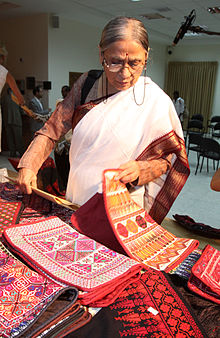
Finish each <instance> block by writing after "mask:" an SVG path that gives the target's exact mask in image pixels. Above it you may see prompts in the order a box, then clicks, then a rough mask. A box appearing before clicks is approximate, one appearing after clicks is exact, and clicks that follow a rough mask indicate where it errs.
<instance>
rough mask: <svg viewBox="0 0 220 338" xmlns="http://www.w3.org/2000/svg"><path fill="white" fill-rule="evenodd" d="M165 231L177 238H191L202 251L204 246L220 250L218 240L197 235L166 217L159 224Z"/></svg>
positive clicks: (219, 240) (219, 241)
mask: <svg viewBox="0 0 220 338" xmlns="http://www.w3.org/2000/svg"><path fill="white" fill-rule="evenodd" d="M161 225H162V226H163V227H164V228H165V229H166V230H167V231H169V232H171V233H172V234H174V235H175V236H177V237H182V238H192V239H197V240H198V241H199V248H200V249H203V248H204V247H205V246H206V244H210V245H212V246H213V247H214V248H216V249H218V250H220V239H215V238H206V237H203V236H200V235H197V234H195V233H193V232H191V231H189V230H187V229H185V228H183V227H182V226H181V225H179V224H178V222H176V221H175V220H173V219H171V218H168V217H166V218H165V219H164V220H163V222H162V224H161Z"/></svg>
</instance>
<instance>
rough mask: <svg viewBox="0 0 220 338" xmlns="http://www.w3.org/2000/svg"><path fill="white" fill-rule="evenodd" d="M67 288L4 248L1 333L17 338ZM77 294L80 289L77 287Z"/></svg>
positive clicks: (0, 257) (1, 252) (0, 256)
mask: <svg viewBox="0 0 220 338" xmlns="http://www.w3.org/2000/svg"><path fill="white" fill-rule="evenodd" d="M64 290H65V288H64V287H63V286H61V285H59V284H58V283H55V282H53V281H51V280H49V279H47V278H45V277H43V276H41V275H39V274H38V273H37V272H35V271H32V270H31V269H29V268H28V267H27V266H25V265H24V264H23V263H21V262H20V261H19V260H18V259H16V258H14V257H13V256H12V255H10V253H8V252H7V250H6V249H5V248H4V250H2V249H0V295H1V296H0V335H1V337H14V336H16V335H17V334H18V333H21V332H23V331H24V329H26V326H27V325H26V324H27V321H28V324H30V323H32V322H33V321H34V319H35V318H36V317H37V316H39V315H40V314H41V313H42V311H44V309H45V307H47V306H48V305H50V304H51V302H52V301H54V299H56V297H57V296H58V295H59V294H60V293H61V292H63V291H64ZM75 294H76V295H77V291H76V289H75Z"/></svg>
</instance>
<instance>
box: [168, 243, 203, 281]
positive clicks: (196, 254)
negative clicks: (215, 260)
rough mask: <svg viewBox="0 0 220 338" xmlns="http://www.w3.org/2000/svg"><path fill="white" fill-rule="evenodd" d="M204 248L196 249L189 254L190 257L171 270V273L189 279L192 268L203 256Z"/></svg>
mask: <svg viewBox="0 0 220 338" xmlns="http://www.w3.org/2000/svg"><path fill="white" fill-rule="evenodd" d="M201 254H202V250H201V249H196V250H194V251H193V252H191V253H190V254H189V256H188V257H186V258H185V259H184V261H183V262H181V263H180V264H179V265H178V266H176V267H175V268H174V269H173V270H171V271H169V274H176V275H178V276H180V277H181V278H183V279H185V280H188V279H189V277H190V275H191V270H192V267H193V265H194V264H196V262H197V261H198V259H199V258H200V257H201Z"/></svg>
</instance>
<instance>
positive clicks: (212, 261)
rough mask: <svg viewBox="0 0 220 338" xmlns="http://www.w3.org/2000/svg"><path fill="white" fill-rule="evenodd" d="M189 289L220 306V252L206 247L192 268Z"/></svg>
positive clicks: (208, 246) (209, 246)
mask: <svg viewBox="0 0 220 338" xmlns="http://www.w3.org/2000/svg"><path fill="white" fill-rule="evenodd" d="M188 287H189V288H190V290H192V291H194V292H196V293H198V294H199V295H200V296H202V297H205V298H208V299H210V300H212V301H213V302H216V303H218V304H220V251H218V250H217V249H215V248H213V247H212V246H211V245H206V247H205V249H204V250H203V253H202V255H201V257H200V258H199V260H198V261H197V262H196V264H195V265H194V266H193V268H192V272H191V276H190V279H189V281H188Z"/></svg>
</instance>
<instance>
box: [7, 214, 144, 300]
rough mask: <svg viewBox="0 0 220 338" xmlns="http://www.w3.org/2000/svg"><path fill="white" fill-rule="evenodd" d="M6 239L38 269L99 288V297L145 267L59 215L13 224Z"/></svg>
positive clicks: (86, 288)
mask: <svg viewBox="0 0 220 338" xmlns="http://www.w3.org/2000/svg"><path fill="white" fill-rule="evenodd" d="M4 239H5V240H6V242H7V244H9V245H10V248H11V250H14V251H16V253H17V254H19V255H21V256H22V257H23V258H24V259H25V260H27V261H28V262H29V263H30V264H32V265H33V266H34V267H35V268H37V269H40V270H41V271H42V272H45V273H46V274H48V275H49V276H51V277H53V278H54V279H55V280H58V281H60V282H62V283H65V284H68V285H73V286H76V287H78V288H79V289H81V290H84V291H96V292H95V294H96V298H98V297H99V298H102V297H103V296H105V295H106V292H107V293H110V292H111V291H112V290H114V289H115V287H116V286H117V285H120V284H121V283H122V282H124V281H127V280H128V279H130V277H132V276H134V275H136V274H137V273H138V272H139V271H140V270H141V265H140V264H138V263H137V262H136V261H134V260H132V259H130V258H128V257H125V256H123V255H120V254H118V253H116V252H113V251H112V250H110V249H108V248H106V247H104V246H103V245H101V244H99V243H97V242H95V241H94V240H92V239H90V238H88V237H86V236H84V235H82V234H80V233H78V232H77V231H76V230H74V229H73V228H72V227H70V226H69V225H68V224H66V223H64V222H62V221H61V220H60V219H59V218H57V217H50V218H47V219H45V220H42V221H39V222H37V223H35V224H28V225H25V226H22V225H21V226H19V227H11V228H10V229H7V230H6V231H5V232H4ZM95 300H96V299H95ZM90 301H91V299H90Z"/></svg>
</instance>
